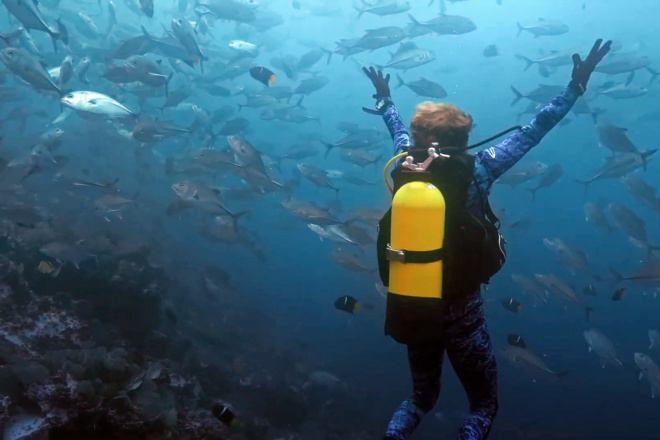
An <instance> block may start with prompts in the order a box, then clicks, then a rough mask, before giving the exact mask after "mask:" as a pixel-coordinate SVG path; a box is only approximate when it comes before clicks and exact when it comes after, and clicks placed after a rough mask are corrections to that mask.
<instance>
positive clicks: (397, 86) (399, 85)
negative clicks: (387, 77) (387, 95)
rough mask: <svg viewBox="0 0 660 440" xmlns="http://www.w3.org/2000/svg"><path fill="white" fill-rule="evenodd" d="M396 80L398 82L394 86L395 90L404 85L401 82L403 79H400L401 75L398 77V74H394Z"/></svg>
mask: <svg viewBox="0 0 660 440" xmlns="http://www.w3.org/2000/svg"><path fill="white" fill-rule="evenodd" d="M396 79H397V80H398V81H399V84H397V85H396V87H395V89H398V88H399V87H401V86H405V85H406V83H405V81H403V78H401V75H399V74H398V73H397V74H396Z"/></svg>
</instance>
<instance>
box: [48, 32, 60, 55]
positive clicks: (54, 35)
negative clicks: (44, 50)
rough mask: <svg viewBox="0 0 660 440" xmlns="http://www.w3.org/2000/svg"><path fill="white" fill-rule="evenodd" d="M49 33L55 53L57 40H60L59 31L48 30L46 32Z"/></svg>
mask: <svg viewBox="0 0 660 440" xmlns="http://www.w3.org/2000/svg"><path fill="white" fill-rule="evenodd" d="M48 34H49V35H50V39H51V40H52V41H53V50H54V51H55V53H57V40H60V39H61V38H60V33H59V32H55V31H50V32H49V33H48Z"/></svg>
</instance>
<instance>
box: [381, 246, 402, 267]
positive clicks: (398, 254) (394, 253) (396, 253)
mask: <svg viewBox="0 0 660 440" xmlns="http://www.w3.org/2000/svg"><path fill="white" fill-rule="evenodd" d="M385 255H386V256H387V259H388V260H389V261H398V262H399V263H404V264H405V262H406V251H405V250H404V249H392V247H391V246H390V245H389V244H388V245H387V251H386V253H385Z"/></svg>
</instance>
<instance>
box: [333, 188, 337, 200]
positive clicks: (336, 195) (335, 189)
mask: <svg viewBox="0 0 660 440" xmlns="http://www.w3.org/2000/svg"><path fill="white" fill-rule="evenodd" d="M332 189H334V190H335V197H337V200H339V188H334V187H333V188H332Z"/></svg>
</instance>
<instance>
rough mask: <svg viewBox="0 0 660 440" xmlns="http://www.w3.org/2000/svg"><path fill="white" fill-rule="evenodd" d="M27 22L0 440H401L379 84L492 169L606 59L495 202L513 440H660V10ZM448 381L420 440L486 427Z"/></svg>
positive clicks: (501, 7)
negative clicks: (386, 277) (396, 422)
mask: <svg viewBox="0 0 660 440" xmlns="http://www.w3.org/2000/svg"><path fill="white" fill-rule="evenodd" d="M0 9H2V10H3V11H2V12H3V13H2V14H0V60H1V61H2V63H1V64H0V438H2V439H5V440H9V439H11V440H19V439H37V438H39V439H43V438H50V439H83V438H85V439H87V438H94V439H105V438H107V439H120V438H131V439H156V438H187V439H205V438H209V439H247V440H265V439H287V440H295V439H300V440H338V439H342V440H349V439H351V440H367V439H380V438H383V436H384V435H385V432H386V429H387V427H388V423H389V422H390V420H391V418H392V414H393V412H394V411H395V410H396V409H397V407H398V406H399V405H400V404H401V402H402V401H404V399H408V398H409V397H410V396H411V393H412V380H411V373H410V369H409V365H408V357H407V352H406V347H405V346H404V345H401V344H399V343H397V342H395V341H394V340H392V338H390V337H386V336H385V335H384V331H383V327H384V320H385V311H386V302H387V297H388V288H387V287H385V286H383V284H382V283H381V279H380V277H379V271H378V262H377V255H376V238H377V234H378V231H377V225H378V222H379V220H380V218H381V216H382V215H383V214H384V213H385V212H386V211H387V210H388V209H389V207H390V204H391V202H392V195H391V194H390V192H389V191H388V189H387V186H386V184H385V181H384V179H383V168H384V167H385V165H386V163H387V162H388V161H389V160H390V159H391V158H392V157H393V156H394V154H395V147H394V143H393V139H392V138H391V136H390V133H389V132H388V126H387V125H386V122H388V116H387V115H385V117H382V116H381V115H379V113H381V112H379V111H378V108H377V107H375V106H374V97H376V96H374V88H373V86H372V84H371V81H370V79H369V77H368V75H365V70H363V68H364V67H374V72H377V71H382V72H383V73H384V74H385V75H387V74H389V75H390V81H389V89H390V92H391V102H393V103H394V104H395V105H396V109H398V112H399V113H400V115H401V118H402V121H403V123H404V124H405V126H406V127H409V124H410V120H411V117H412V116H413V115H414V114H415V111H416V106H417V105H418V104H419V103H421V102H423V101H434V102H443V103H448V104H452V105H454V106H457V107H458V108H460V109H461V110H463V111H464V112H466V113H467V114H469V115H470V116H471V118H472V120H473V122H474V126H473V128H472V131H471V132H470V139H469V143H470V144H474V143H476V142H479V141H481V140H484V139H487V138H489V137H491V136H493V135H495V134H497V133H501V132H502V131H503V130H506V129H507V128H509V127H512V126H516V125H522V126H525V124H528V123H530V121H532V119H533V118H534V117H535V115H536V114H537V113H539V112H541V111H542V110H543V109H544V108H545V106H546V105H548V104H549V103H550V102H551V101H552V102H553V103H555V104H556V103H557V102H560V101H561V100H559V101H556V100H555V98H556V97H557V96H559V95H562V93H565V90H567V86H568V85H569V82H570V81H571V75H572V72H573V66H574V60H573V58H572V56H573V54H575V53H578V54H580V56H581V59H582V60H586V59H587V56H588V55H589V51H590V50H591V48H592V46H593V45H594V41H596V40H597V39H602V40H603V41H608V40H612V41H613V42H612V45H611V50H610V51H609V53H607V55H605V57H604V59H603V60H602V61H601V62H600V63H599V64H598V65H597V66H596V68H595V71H594V72H593V74H592V75H591V78H590V80H589V84H588V87H587V88H586V91H585V92H584V94H583V95H582V96H580V97H579V98H577V101H576V103H575V105H574V106H573V107H572V109H571V110H570V112H568V114H567V115H566V116H565V117H563V118H562V119H561V120H560V121H558V120H556V121H553V124H554V123H557V122H558V123H557V125H556V126H555V127H554V128H553V129H552V130H551V131H550V132H549V133H548V134H547V136H545V137H544V138H543V139H542V140H541V142H540V144H539V145H538V146H535V147H534V148H533V149H531V150H530V151H529V152H528V153H527V154H525V155H524V157H523V158H522V159H521V160H520V161H519V162H518V163H516V164H515V166H513V168H511V169H510V170H509V171H507V172H506V173H504V174H503V175H501V176H500V177H499V178H498V179H497V180H496V181H495V183H494V184H493V185H492V187H491V188H490V196H489V200H490V203H491V205H492V207H493V210H494V212H495V214H496V215H497V217H498V218H499V220H500V222H501V229H500V232H501V233H502V235H503V236H504V238H505V239H506V250H507V261H506V264H505V265H504V266H503V268H502V270H501V271H499V273H497V275H495V276H494V277H493V278H492V279H491V282H490V284H489V285H488V286H487V288H486V287H483V288H482V291H481V295H482V298H483V309H484V312H485V316H486V321H487V325H488V331H489V333H490V341H491V343H492V345H493V347H494V351H495V355H496V359H497V377H498V383H497V394H498V400H499V410H498V412H497V416H496V417H495V419H494V422H493V425H492V430H491V432H490V436H489V437H488V438H490V439H491V440H499V439H506V440H509V439H528V438H539V439H555V438H570V439H657V438H659V437H660V434H658V433H659V432H660V417H658V416H657V415H658V414H660V369H659V368H658V366H657V363H658V362H660V302H659V301H658V299H657V293H658V288H659V287H660V261H658V259H657V258H658V256H659V255H660V254H659V253H658V251H660V222H659V220H660V217H659V216H660V199H658V196H657V188H658V186H659V185H660V177H659V176H660V174H659V171H660V167H659V165H658V163H657V161H658V159H657V158H656V154H655V153H656V151H657V149H658V148H660V145H659V143H658V135H659V132H658V126H659V124H660V100H659V99H658V96H659V95H660V81H658V80H657V77H658V75H659V72H660V55H659V54H660V41H659V40H658V39H657V31H656V29H657V17H658V16H660V4H658V3H657V2H654V1H651V0H634V1H628V2H624V1H621V0H608V1H596V0H534V1H531V0H462V1H461V0H431V1H429V2H427V1H417V0H337V1H332V2H330V1H324V0H197V1H195V2H193V1H192V0H80V1H73V0H41V1H38V2H37V1H36V0H2V7H1V8H0ZM366 72H367V73H369V72H370V71H368V70H367V71H366ZM587 79H588V78H587ZM584 84H586V83H584ZM377 95H378V91H377ZM378 98H382V96H378ZM553 100H555V101H553ZM380 101H382V100H379V102H380ZM381 104H382V102H381ZM363 108H364V110H363ZM383 119H385V121H384V120H383ZM390 122H391V121H390ZM545 122H546V123H547V120H546V121H545ZM388 123H389V122H388ZM527 129H528V127H525V128H523V129H522V130H523V131H524V130H527ZM528 133H529V132H528ZM519 134H520V131H519V130H516V131H514V132H513V133H508V134H505V135H503V136H502V137H501V138H499V139H497V140H493V141H491V142H489V143H487V144H486V145H484V146H483V147H480V148H479V149H476V150H474V151H473V152H475V153H476V152H479V151H483V150H486V152H485V153H483V154H484V155H486V156H487V155H488V154H492V157H493V158H494V157H495V153H494V150H488V149H489V148H491V147H492V146H493V145H496V144H497V143H498V142H501V141H502V140H504V139H507V137H508V136H518V135H519ZM534 135H535V134H532V136H534ZM489 151H490V152H491V153H489ZM491 177H492V176H491ZM443 373H444V374H443V375H442V392H441V394H440V398H439V400H438V403H437V404H436V405H435V407H433V409H432V410H431V411H429V412H428V414H426V416H425V417H424V419H423V421H422V422H421V425H420V426H419V428H418V429H417V430H416V431H415V432H414V433H413V434H412V435H411V436H410V438H412V439H416V440H425V439H428V440H430V439H434V440H437V439H454V438H457V437H456V435H457V432H458V429H459V427H460V426H461V425H462V424H463V422H464V420H465V419H466V417H468V414H469V412H470V408H469V404H468V401H467V399H466V397H465V396H466V394H465V391H464V390H463V387H462V386H461V384H460V382H459V380H458V379H457V376H456V374H455V373H454V372H453V371H452V368H451V364H450V363H449V362H445V363H444V368H443ZM460 438H477V437H460Z"/></svg>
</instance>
